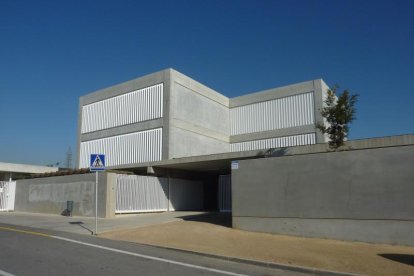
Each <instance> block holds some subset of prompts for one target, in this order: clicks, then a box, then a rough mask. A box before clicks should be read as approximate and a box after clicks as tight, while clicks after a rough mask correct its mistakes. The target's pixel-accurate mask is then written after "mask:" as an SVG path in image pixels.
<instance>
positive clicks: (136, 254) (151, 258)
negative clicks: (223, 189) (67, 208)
mask: <svg viewBox="0 0 414 276" xmlns="http://www.w3.org/2000/svg"><path fill="white" fill-rule="evenodd" d="M51 238H55V239H59V240H63V241H67V242H72V243H77V244H82V245H86V246H90V247H95V248H99V249H103V250H108V251H112V252H117V253H121V254H126V255H131V256H135V257H139V258H143V259H148V260H153V261H159V262H164V263H169V264H175V265H179V266H185V267H190V268H195V269H200V270H206V271H210V272H216V273H220V274H225V275H232V276H247V275H246V274H239V273H234V272H230V271H225V270H220V269H214V268H209V267H205V266H199V265H192V264H187V263H183V262H177V261H173V260H168V259H164V258H158V257H153V256H149V255H143V254H139V253H134V252H129V251H125V250H120V249H116V248H111V247H106V246H101V245H96V244H92V243H87V242H81V241H77V240H72V239H68V238H63V237H59V236H51ZM9 275H10V274H9ZM9 275H6V276H9Z"/></svg>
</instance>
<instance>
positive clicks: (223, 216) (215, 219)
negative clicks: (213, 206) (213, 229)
mask: <svg viewBox="0 0 414 276" xmlns="http://www.w3.org/2000/svg"><path fill="white" fill-rule="evenodd" d="M179 218H181V219H183V220H185V221H198V222H205V223H211V224H216V225H220V226H224V227H231V213H230V212H225V213H224V212H223V213H220V212H210V213H205V214H199V215H190V216H181V217H179Z"/></svg>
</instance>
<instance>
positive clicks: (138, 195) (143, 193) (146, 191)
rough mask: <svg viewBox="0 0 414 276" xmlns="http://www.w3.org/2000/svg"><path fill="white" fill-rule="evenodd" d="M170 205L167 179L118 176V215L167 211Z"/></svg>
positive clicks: (116, 210) (116, 209)
mask: <svg viewBox="0 0 414 276" xmlns="http://www.w3.org/2000/svg"><path fill="white" fill-rule="evenodd" d="M168 204H169V203H168V179H167V178H162V177H153V176H141V175H117V189H116V204H115V212H116V213H118V214H121V213H138V212H159V211H167V210H168Z"/></svg>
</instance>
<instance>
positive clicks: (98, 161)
mask: <svg viewBox="0 0 414 276" xmlns="http://www.w3.org/2000/svg"><path fill="white" fill-rule="evenodd" d="M89 169H90V171H91V172H97V171H104V170H105V154H91V163H90V166H89Z"/></svg>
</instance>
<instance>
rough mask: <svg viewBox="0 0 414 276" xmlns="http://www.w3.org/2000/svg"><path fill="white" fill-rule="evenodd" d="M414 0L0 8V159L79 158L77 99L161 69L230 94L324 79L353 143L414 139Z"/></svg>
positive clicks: (7, 3)
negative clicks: (353, 105)
mask: <svg viewBox="0 0 414 276" xmlns="http://www.w3.org/2000/svg"><path fill="white" fill-rule="evenodd" d="M413 14H414V1H410V0H406V1H395V0H392V1H380V0H377V1H367V0H364V1H352V0H347V1H341V0H336V1H316V0H307V1H305V0H302V1H298V0H292V1H288V0H286V1H267V0H262V1H260V0H256V1H243V0H239V1H230V0H219V1H215V0H209V1H205V0H191V1H190V0H188V1H182V0H165V1H157V0H155V1H153V0H151V1H136V0H135V1H129V0H123V1H104V0H100V1H98V0H96V1H88V0H82V1H80V0H79V1H78V0H71V1H67V0H62V1H42V0H36V1H19V0H0V108H1V109H0V127H1V128H0V162H10V163H27V164H37V165H48V164H55V163H57V162H60V163H61V164H62V165H63V166H64V165H65V163H66V162H65V160H66V152H67V151H68V148H69V147H71V149H72V152H73V154H74V156H73V161H72V162H73V163H75V158H76V147H77V145H76V143H77V120H78V101H79V97H80V96H82V95H85V94H88V93H90V92H93V91H96V90H98V89H101V88H105V87H108V86H112V85H115V84H118V83H121V82H125V81H128V80H131V79H134V78H137V77H140V76H144V75H146V74H149V73H153V72H156V71H159V70H162V69H165V68H174V69H176V70H178V71H180V72H182V73H183V74H185V75H188V76H190V77H191V78H193V79H195V80H197V81H199V82H201V83H203V84H205V85H207V86H209V87H211V88H213V89H214V90H216V91H218V92H220V93H222V94H224V95H226V96H228V97H234V96H239V95H243V94H247V93H251V92H257V91H260V90H264V89H270V88H275V87H280V86H285V85H289V84H293V83H297V82H303V81H307V80H312V79H318V78H322V79H323V80H324V81H325V82H326V83H327V84H328V85H329V86H333V85H335V84H337V85H339V91H340V92H341V91H342V90H343V89H348V90H349V91H350V92H351V93H352V94H358V95H359V101H358V103H357V119H356V121H355V122H354V123H352V125H351V126H350V128H351V130H350V134H349V139H362V138H371V137H382V136H390V135H401V134H414V112H413V111H414V109H413V103H414V16H413Z"/></svg>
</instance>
